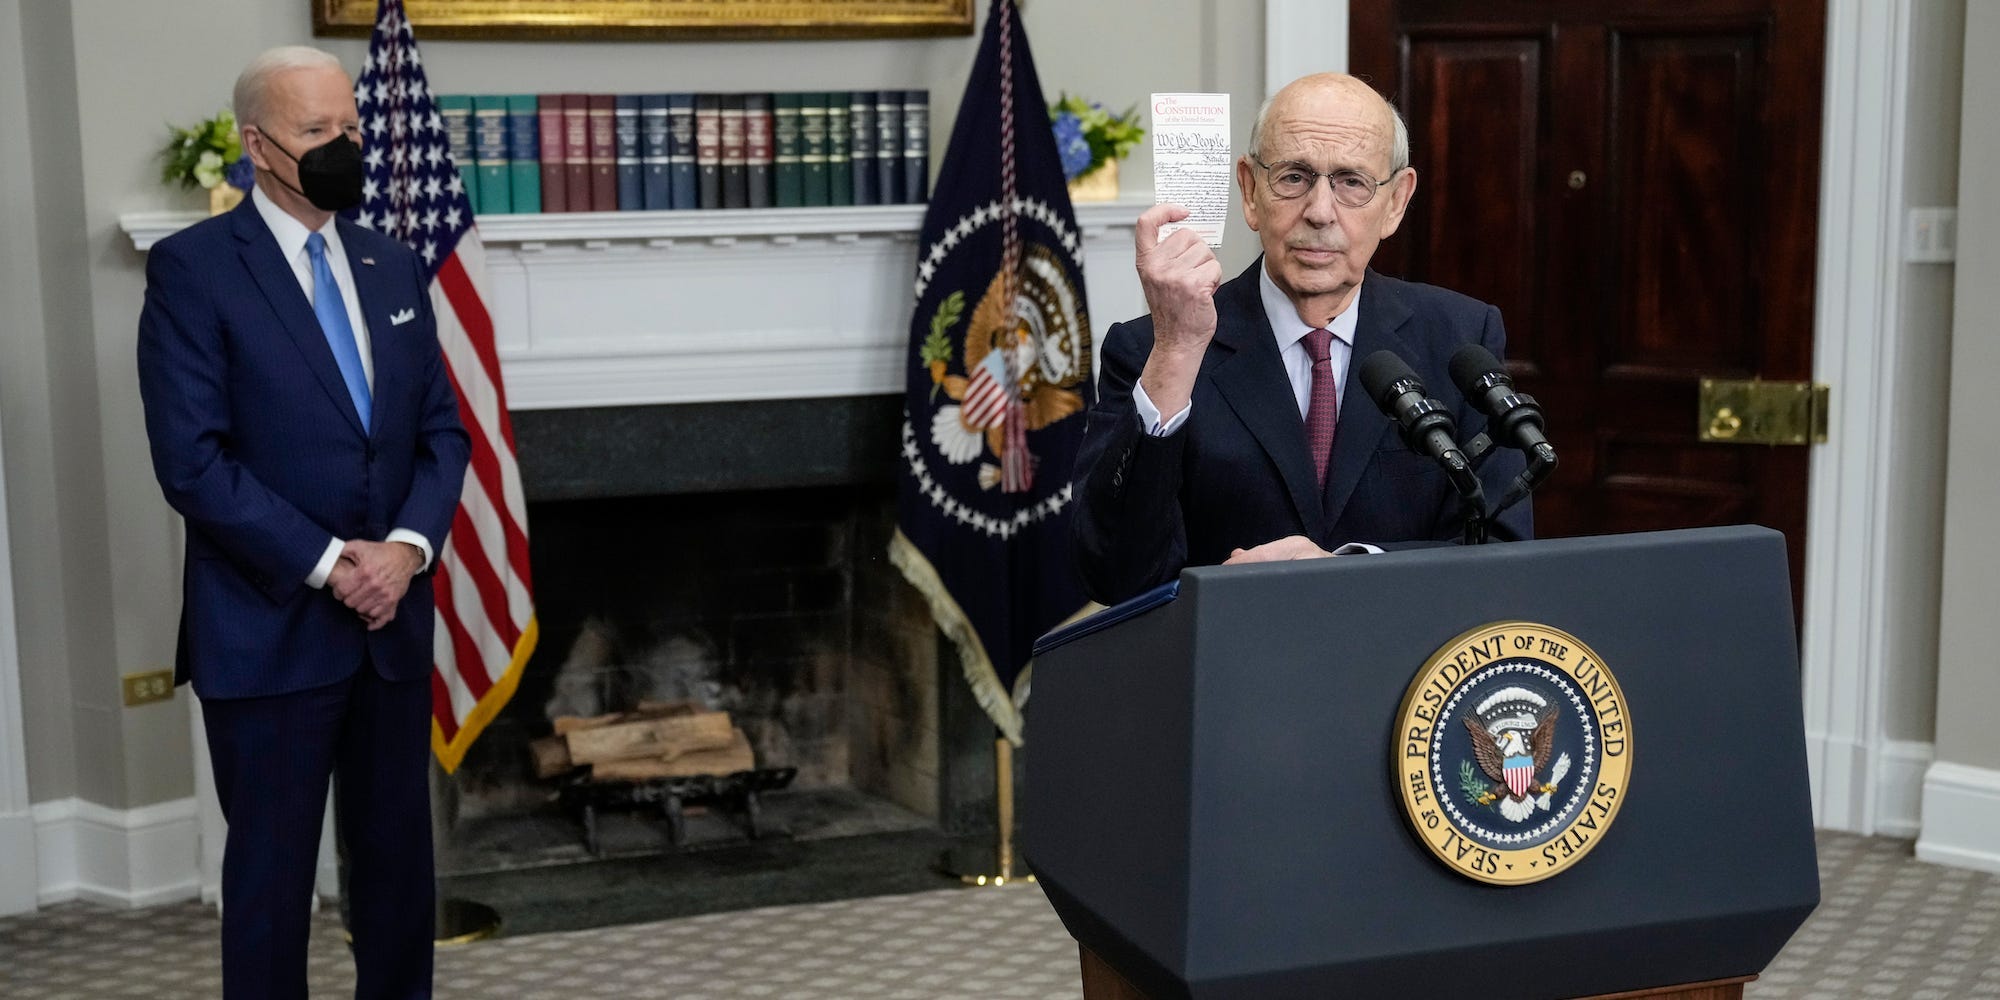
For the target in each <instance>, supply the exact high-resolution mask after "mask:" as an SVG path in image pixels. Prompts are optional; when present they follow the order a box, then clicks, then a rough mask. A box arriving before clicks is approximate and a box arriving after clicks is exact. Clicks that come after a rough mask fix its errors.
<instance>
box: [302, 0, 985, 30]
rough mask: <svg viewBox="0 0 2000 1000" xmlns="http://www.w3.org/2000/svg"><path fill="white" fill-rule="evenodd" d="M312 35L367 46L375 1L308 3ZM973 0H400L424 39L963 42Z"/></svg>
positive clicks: (345, 0) (349, 0)
mask: <svg viewBox="0 0 2000 1000" xmlns="http://www.w3.org/2000/svg"><path fill="white" fill-rule="evenodd" d="M310 2H311V3H312V11H313V34H315V35H352V36H361V37H366V36H367V35H368V33H369V31H370V29H371V28H372V27H373V26H374V23H375V8H376V0H310ZM972 3H973V0H406V3H405V4H404V7H405V9H406V10H407V11H408V14H409V18H410V23H411V25H413V26H414V27H415V29H416V31H417V34H418V37H419V38H421V39H432V38H477V39H644V38H661V39H712V40H722V39H760V38H893V37H909V36H917V35H969V34H971V33H972V14H973V12H972Z"/></svg>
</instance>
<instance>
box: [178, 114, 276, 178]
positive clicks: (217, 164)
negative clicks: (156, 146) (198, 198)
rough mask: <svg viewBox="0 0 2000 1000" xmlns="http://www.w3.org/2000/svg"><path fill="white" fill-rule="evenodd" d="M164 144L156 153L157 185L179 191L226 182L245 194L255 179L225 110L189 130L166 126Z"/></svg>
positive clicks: (233, 118) (248, 160) (234, 119)
mask: <svg viewBox="0 0 2000 1000" xmlns="http://www.w3.org/2000/svg"><path fill="white" fill-rule="evenodd" d="M167 135H168V139H167V145H166V146H165V148H163V149H161V150H160V182H161V183H163V184H179V185H180V186H181V187H182V188H184V189H188V190H192V189H194V188H197V187H200V188H206V189H209V190H211V191H212V190H214V189H215V187H216V185H218V184H223V183H227V184H228V185H229V186H230V187H233V188H235V189H237V190H238V191H248V190H249V189H250V185H251V184H252V182H253V181H254V180H255V178H256V169H255V168H254V167H253V166H252V165H251V163H250V158H249V157H247V156H244V155H243V140H242V138H241V137H240V136H238V135H237V133H236V116H235V115H234V114H232V113H231V112H229V111H228V110H227V109H225V110H223V111H221V112H218V113H217V114H216V116H215V117H213V118H210V119H208V120H207V121H203V122H200V123H198V124H195V125H193V126H191V127H189V128H177V127H175V126H172V125H169V126H167Z"/></svg>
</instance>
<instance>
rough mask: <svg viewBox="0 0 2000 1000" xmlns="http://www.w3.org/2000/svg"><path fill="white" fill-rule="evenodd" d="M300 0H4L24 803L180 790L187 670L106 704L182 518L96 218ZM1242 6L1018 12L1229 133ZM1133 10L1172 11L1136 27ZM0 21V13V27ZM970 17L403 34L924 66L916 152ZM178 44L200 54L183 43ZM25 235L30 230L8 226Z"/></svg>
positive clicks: (960, 71) (1248, 103)
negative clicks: (553, 36) (927, 111)
mask: <svg viewBox="0 0 2000 1000" xmlns="http://www.w3.org/2000/svg"><path fill="white" fill-rule="evenodd" d="M309 9H310V8H309V6H308V4H307V2H306V0H205V2H203V3H201V4H198V5H197V4H189V3H176V4H161V3H151V2H141V0H87V2H77V0H33V2H30V3H25V4H24V3H23V2H22V0H0V19H4V21H5V22H6V23H7V25H8V26H9V29H10V30H11V28H12V26H13V25H15V24H18V25H19V36H18V37H19V39H20V42H19V45H20V47H21V48H22V49H23V50H24V55H25V59H24V60H18V61H17V60H13V59H0V92H4V96H0V125H5V124H8V123H10V122H14V121H17V120H18V119H19V118H20V117H22V116H23V115H25V117H26V118H27V120H28V125H29V127H28V130H27V134H28V135H29V138H30V141H29V142H28V144H27V146H28V149H27V150H26V151H24V150H23V149H22V148H21V147H20V146H18V145H9V146H6V147H0V157H4V158H5V159H0V168H6V169H0V196H4V198H5V205H6V211H7V215H6V217H5V221H6V222H7V223H8V231H9V232H10V233H13V234H16V238H15V239H14V240H10V241H9V244H8V245H9V246H10V247H12V248H14V249H13V251H12V252H10V253H9V255H8V256H7V257H6V258H4V259H5V261H6V269H5V271H4V272H0V282H4V283H0V294H4V295H5V296H6V303H7V309H8V313H9V315H8V319H9V322H8V323H7V324H5V325H4V327H0V357H4V359H5V362H6V363H5V365H4V366H0V405H4V406H5V407H6V408H7V409H6V412H5V417H6V419H5V421H4V422H0V426H4V428H5V433H6V435H7V437H6V440H5V448H4V454H5V455H6V462H7V465H6V472H7V476H6V483H7V488H8V491H9V495H8V500H9V504H8V511H9V516H10V524H11V525H12V527H13V535H14V546H13V563H14V572H15V578H16V580H17V581H20V582H22V584H23V585H21V586H18V587H17V588H16V594H17V603H18V605H19V612H20V615H19V617H20V621H21V626H20V635H19V640H18V641H19V646H20V650H21V661H22V673H23V681H22V687H23V700H24V703H25V708H26V714H27V716H28V719H27V736H28V754H29V763H30V775H29V778H30V787H31V791H32V794H33V798H34V799H35V801H37V802H49V801H53V800H68V799H79V800H82V801H84V802H88V803H95V804H98V805H102V806H108V807H111V808H113V809H127V810H129V809H133V808H135V807H140V806H145V805H148V804H151V803H161V802H168V801H173V800H179V799H182V798H185V797H186V796H189V795H190V794H191V793H192V790H193V778H192V771H191V765H190V763H189V732H188V726H187V722H186V718H187V713H186V709H185V706H184V704H182V703H181V699H182V698H185V697H186V695H185V693H183V694H182V695H180V696H179V697H178V698H176V700H175V702H173V703H169V704H163V705H155V706H146V707H141V708H134V709H125V708H122V707H121V706H120V705H119V701H118V691H119V688H118V678H119V675H121V674H123V673H128V672H132V671H137V670H144V669H154V668H158V667H162V666H165V665H167V664H169V663H170V662H171V657H172V653H173V641H174V628H175V616H176V614H177V611H178V601H177V597H176V594H177V590H178V572H179V564H178V560H179V553H178V549H179V536H178V534H177V532H178V530H179V528H178V525H177V523H176V520H175V518H174V517H173V515H172V514H171V512H170V511H169V510H168V509H167V508H166V506H165V505H164V504H163V503H162V502H161V500H160V497H159V491H158V488H157V487H156V486H155V484H154V483H153V480H152V476H151V471H150V464H149V460H148V457H147V453H146V446H145V435H144V428H143V426H142V423H141V413H140V408H139V403H138V393H137V388H136V376H135V374H134V371H133V362H132V356H133V354H132V352H133V336H134V329H135V325H136V322H137V317H138V313H139V307H140V303H141V299H142V297H143V293H144V288H145V274H144V258H143V255H141V254H139V253H137V252H136V251H134V250H132V249H131V246H130V243H129V242H128V241H127V240H126V238H125V237H124V235H123V234H122V233H121V232H120V231H119V229H118V225H117V220H118V216H119V215H120V214H123V213H127V212H133V211H147V210H184V209H192V208H197V207H199V204H198V200H197V199H196V198H195V197H194V196H193V195H188V194H183V193H181V192H178V191H170V190H168V189H165V188H163V187H161V186H160V184H159V183H158V181H157V178H156V175H155V173H154V171H155V167H154V160H153V155H154V152H155V150H156V149H157V148H158V146H159V145H160V143H161V140H162V138H163V130H162V124H163V123H165V122H176V123H184V122H188V121H192V120H195V119H198V118H201V117H204V116H206V115H208V114H211V113H213V112H214V111H215V110H216V109H217V108H218V107H221V106H223V105H224V104H225V103H226V102H227V100H228V97H229V90H230V87H231V84H232V83H233V81H234V78H235V74H236V71H237V70H238V69H239V68H240V67H241V65H242V63H244V62H246V61H247V60H248V59H249V58H250V57H251V56H252V55H254V54H255V53H256V52H258V51H260V50H262V49H264V48H266V47H269V46H271V45H277V44H285V43H294V42H306V43H315V42H314V40H313V39H311V38H310V37H309V35H310V19H309V16H308V12H309ZM1261 9H1262V5H1261V4H1258V3H1255V2H1251V0H1233V2H1232V0H1163V2H1148V0H1116V2H1103V3H1091V4H1074V3H1059V2H1054V0H1029V2H1028V3H1027V4H1026V7H1025V11H1024V18H1025V20H1024V23H1025V25H1026V27H1027V30H1028V33H1029V37H1030V39H1031V41H1032V42H1033V43H1034V45H1035V53H1036V56H1037V60H1036V62H1037V68H1038V71H1039V74H1040V76H1041V79H1042V83H1043V86H1044V87H1045V89H1046V90H1047V92H1048V93H1049V94H1050V95H1051V96H1053V95H1054V93H1055V92H1057V91H1061V90H1067V91H1070V92H1073V93H1079V94H1083V95H1087V96H1090V97H1092V98H1095V99H1099V100H1102V101H1104V102H1105V103H1106V104H1108V105H1111V106H1113V107H1119V108H1122V107H1125V106H1127V105H1130V104H1135V103H1142V102H1143V101H1144V99H1145V97H1146V95H1147V94H1148V93H1150V92H1152V91H1154V90H1228V91H1232V92H1234V93H1235V94H1236V95H1237V107H1238V114H1237V119H1238V136H1239V142H1240V141H1241V138H1242V137H1243V136H1247V134H1248V130H1249V129H1248V121H1249V115H1250V113H1251V112H1253V111H1254V110H1255V107H1256V104H1257V102H1258V101H1260V100H1261V99H1262V93H1261V91H1262V72H1263V66H1262V55H1261V53H1262V31H1263V22H1262V19H1261V15H1260V13H1259V12H1260V11H1261ZM980 16H981V19H982V21H983V18H984V11H983V10H982V11H981V15H980ZM1135 23H1149V24H1169V25H1185V26H1189V27H1188V28H1187V29H1186V30H1176V31H1165V32H1153V33H1150V34H1149V35H1148V37H1147V38H1146V39H1145V43H1144V44H1143V45H1140V44H1137V42H1138V37H1137V33H1136V32H1135V31H1134V29H1133V27H1132V25H1134V24H1135ZM11 37H14V36H12V35H11V34H10V33H0V46H4V45H6V44H7V41H8V39H9V38H11ZM976 38H977V36H956V37H950V38H936V39H906V40H879V41H866V40H864V41H847V42H810V41H807V42H733V43H533V44H530V43H503V42H431V43H425V45H424V57H425V65H426V69H427V71H428V72H429V75H430V80H431V83H432V86H433V88H434V89H436V90H437V91H439V92H497V91H509V92H541V91H555V90H586V91H591V90H595V91H636V90H694V89H703V90H730V89H742V90H753V89H760V88H774V87H784V88H787V89H818V88H823V89H847V88H853V89H862V88H890V87H906V88H919V87H923V88H928V89H929V90H930V91H931V95H932V102H933V109H934V110H933V120H934V121H935V122H936V123H937V125H938V127H937V128H935V129H934V130H933V134H934V143H935V144H936V147H935V148H934V154H933V162H934V163H935V162H936V157H937V155H938V154H939V153H941V145H942V143H943V142H944V140H945V138H946V137H947V136H948V134H949V131H950V130H949V122H950V121H951V120H952V116H953V114H954V113H955V110H956V107H957V104H958V98H959V95H960V92H961V91H962V90H963V88H964V83H965V74H966V71H967V69H968V67H969V63H970V60H971V56H972V53H973V50H974V48H975V45H976ZM315 44H320V45H321V46H322V47H325V48H327V49H328V50H330V51H333V52H334V53H336V54H337V55H339V56H340V57H341V59H342V61H343V62H344V63H346V64H347V65H348V66H349V68H350V69H354V68H357V67H358V66H359V63H360V61H361V58H362V55H363V53H364V52H365V50H366V43H365V41H363V40H359V39H324V40H319V41H318V42H316V43H315ZM195 53H198V54H202V55H205V56H206V57H207V58H208V59H209V60H211V61H206V62H205V61H204V60H203V59H202V58H195V57H188V56H187V55H186V54H195ZM4 54H5V49H4V47H0V55H4ZM163 54H172V55H173V57H171V58H167V57H163ZM141 77H142V78H143V79H144V81H145V86H143V87H135V86H134V85H133V81H134V79H135V78H141ZM15 95H25V102H26V107H25V108H22V107H20V101H21V100H22V99H21V98H19V97H16V96H15ZM10 134H20V133H19V132H12V133H10ZM24 159H26V160H27V161H28V162H27V163H26V164H23V163H21V162H19V161H22V160H24ZM30 168H31V169H30ZM1150 176H1151V161H1150V157H1149V156H1148V155H1147V153H1146V152H1145V150H1143V149H1142V150H1141V151H1140V152H1139V154H1138V155H1137V156H1136V157H1135V158H1134V160H1133V161H1132V162H1131V163H1130V164H1128V165H1127V178H1128V180H1127V182H1126V185H1125V186H1126V188H1127V189H1128V190H1139V191H1143V190H1145V189H1148V188H1150V186H1151V185H1150ZM30 232H31V233H35V234H36V237H37V238H36V239H35V240H34V241H33V243H32V244H28V243H25V242H24V241H22V240H20V238H19V234H21V233H30ZM1239 236H1241V237H1246V238H1245V239H1236V237H1239ZM1247 236H1248V234H1247V233H1246V232H1244V231H1243V230H1242V229H1241V227H1240V226H1237V227H1233V228H1232V230H1231V237H1232V239H1233V240H1234V241H1235V244H1236V245H1235V246H1232V247H1231V248H1230V249H1229V251H1228V252H1226V253H1225V262H1226V263H1232V262H1233V264H1234V266H1236V267H1241V266H1244V265H1247V263H1248V261H1249V260H1250V258H1251V256H1253V255H1254V246H1253V245H1252V244H1253V242H1254V241H1250V240H1248V239H1247ZM24 248H28V249H27V251H26V252H24ZM1231 253H1233V254H1234V255H1235V256H1233V257H1232V256H1230V254H1231ZM37 262H39V267H37ZM1121 318H1124V317H1110V316H1106V317H1099V322H1100V324H1103V323H1108V322H1110V321H1112V320H1115V319H1121ZM30 583H31V584H32V585H27V584H30Z"/></svg>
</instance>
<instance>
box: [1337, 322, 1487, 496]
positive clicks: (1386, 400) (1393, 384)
mask: <svg viewBox="0 0 2000 1000" xmlns="http://www.w3.org/2000/svg"><path fill="white" fill-rule="evenodd" d="M1360 374H1361V388H1362V389H1363V390H1364V391H1366V392H1367V393H1368V397H1369V398H1370V399H1373V400H1374V401H1375V405H1376V406H1378V407H1380V408H1381V409H1382V412H1383V414H1385V415H1386V416H1388V418H1389V419H1391V420H1394V421H1395V422H1396V426H1397V429H1398V430H1400V431H1401V432H1402V435H1403V443H1404V444H1405V445H1408V446H1409V448H1410V450H1411V451H1414V452H1416V453H1418V454H1420V455H1429V456H1430V457H1431V458H1433V459H1435V460H1436V461H1437V463H1438V464H1439V465H1442V466H1444V467H1445V468H1446V469H1447V470H1449V471H1450V472H1451V474H1452V479H1453V480H1454V481H1457V479H1458V477H1459V475H1460V474H1461V473H1463V474H1465V475H1466V476H1468V477H1470V476H1471V474H1472V463H1471V462H1470V461H1468V460H1467V459H1466V457H1465V452H1464V451H1462V450H1460V449H1459V447H1458V442H1457V441H1456V440H1454V439H1453V435H1455V434H1457V433H1458V421H1456V420H1453V419H1452V417H1451V411H1450V410H1447V409H1445V408H1444V404H1443V403H1440V402H1438V401H1437V400H1435V399H1431V398H1430V397H1429V395H1428V394H1427V392H1426V391H1425V389H1424V381H1423V379H1420V378H1418V377H1417V373H1416V372H1414V371H1411V370H1410V366H1409V365H1407V364H1405V363H1403V359H1402V358H1399V357H1397V356H1396V355H1395V354H1393V353H1391V352H1389V351H1376V352H1375V353H1373V354H1370V355H1369V356H1367V357H1366V358H1363V359H1362V360H1361V373H1360ZM1474 482H1475V483H1476V482H1477V480H1476V479H1475V480H1474Z"/></svg>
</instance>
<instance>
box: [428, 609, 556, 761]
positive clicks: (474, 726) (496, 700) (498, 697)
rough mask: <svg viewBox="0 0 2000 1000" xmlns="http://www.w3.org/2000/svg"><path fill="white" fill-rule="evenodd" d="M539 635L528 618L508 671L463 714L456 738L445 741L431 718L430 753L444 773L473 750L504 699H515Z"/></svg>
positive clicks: (534, 625)
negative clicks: (463, 721)
mask: <svg viewBox="0 0 2000 1000" xmlns="http://www.w3.org/2000/svg"><path fill="white" fill-rule="evenodd" d="M541 634H542V630H541V625H540V623H539V622H538V621H537V620H536V619H535V618H534V617H533V616H530V617H529V618H528V627H527V628H525V629H522V630H521V638H520V639H519V640H517V641H516V642H515V643H514V659H513V662H511V663H508V664H507V672H506V673H503V674H501V675H500V677H499V679H498V680H496V681H494V682H493V686H492V687H490V688H487V689H486V696H485V697H483V698H480V699H479V703H478V704H476V705H474V706H472V711H470V712H467V713H466V715H465V724H464V725H461V726H459V727H458V735H457V736H455V737H453V738H452V739H450V740H446V739H445V738H444V727H443V726H440V725H438V722H437V718H436V716H432V718H431V753H433V754H435V755H436V756H437V759H438V765H439V766H441V767H443V768H444V773H446V774H451V773H452V772H454V771H457V770H458V765H459V763H460V762H461V761H463V760H464V759H465V752H466V751H467V750H469V749H471V748H472V741H474V740H476V739H478V738H479V734H480V733H481V732H483V731H484V730H485V729H486V724H487V723H489V722H492V721H493V717H494V716H496V715H499V714H500V709H502V708H504V707H506V704H507V699H509V698H512V697H514V688H515V687H516V686H517V685H519V684H520V683H521V672H522V671H523V670H525V669H527V666H528V657H531V656H533V655H535V642H536V640H537V639H539V638H541Z"/></svg>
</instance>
